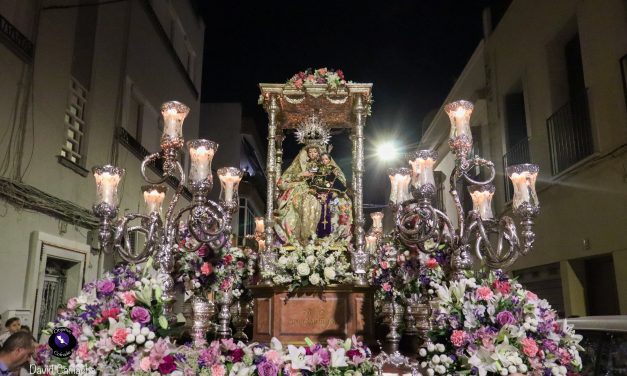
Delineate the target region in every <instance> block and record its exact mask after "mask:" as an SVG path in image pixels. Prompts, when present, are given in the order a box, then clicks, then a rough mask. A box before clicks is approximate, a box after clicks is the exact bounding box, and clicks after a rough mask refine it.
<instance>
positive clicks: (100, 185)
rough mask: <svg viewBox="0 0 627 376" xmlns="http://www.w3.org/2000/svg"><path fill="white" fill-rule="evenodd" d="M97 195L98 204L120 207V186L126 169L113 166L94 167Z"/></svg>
mask: <svg viewBox="0 0 627 376" xmlns="http://www.w3.org/2000/svg"><path fill="white" fill-rule="evenodd" d="M93 173H94V178H95V180H96V194H97V196H98V203H105V204H108V205H111V206H114V207H117V206H118V184H119V183H120V180H121V179H122V176H123V175H124V169H122V168H118V167H115V166H111V165H106V166H101V167H94V169H93Z"/></svg>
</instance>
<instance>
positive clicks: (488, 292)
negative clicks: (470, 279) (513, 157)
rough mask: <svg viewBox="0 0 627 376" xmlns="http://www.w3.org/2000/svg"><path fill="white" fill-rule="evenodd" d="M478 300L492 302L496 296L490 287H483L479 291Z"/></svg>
mask: <svg viewBox="0 0 627 376" xmlns="http://www.w3.org/2000/svg"><path fill="white" fill-rule="evenodd" d="M476 294H477V299H479V300H490V299H491V298H492V296H493V295H494V294H493V293H492V289H490V288H489V287H488V286H481V287H479V288H478V289H477V293H476Z"/></svg>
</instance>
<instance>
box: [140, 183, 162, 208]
mask: <svg viewBox="0 0 627 376" xmlns="http://www.w3.org/2000/svg"><path fill="white" fill-rule="evenodd" d="M142 191H143V193H144V202H145V203H146V213H147V214H150V213H161V204H162V203H163V200H164V199H165V191H166V188H165V187H162V186H160V185H144V186H143V187H142Z"/></svg>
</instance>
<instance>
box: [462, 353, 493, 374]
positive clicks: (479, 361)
mask: <svg viewBox="0 0 627 376" xmlns="http://www.w3.org/2000/svg"><path fill="white" fill-rule="evenodd" d="M468 363H469V364H470V365H472V366H474V367H477V370H478V371H479V376H486V375H487V374H488V372H496V368H497V367H496V362H495V361H494V359H492V357H491V353H490V351H488V350H486V349H485V348H484V347H480V348H479V350H477V351H476V352H475V353H474V354H472V356H471V357H470V359H468Z"/></svg>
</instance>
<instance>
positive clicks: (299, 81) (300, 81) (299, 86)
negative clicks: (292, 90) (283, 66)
mask: <svg viewBox="0 0 627 376" xmlns="http://www.w3.org/2000/svg"><path fill="white" fill-rule="evenodd" d="M294 86H296V87H297V88H298V89H300V88H301V87H303V79H302V78H299V79H297V80H296V81H294Z"/></svg>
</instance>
